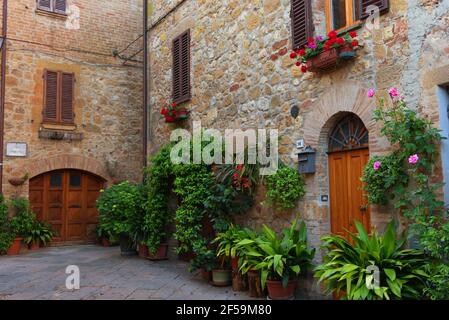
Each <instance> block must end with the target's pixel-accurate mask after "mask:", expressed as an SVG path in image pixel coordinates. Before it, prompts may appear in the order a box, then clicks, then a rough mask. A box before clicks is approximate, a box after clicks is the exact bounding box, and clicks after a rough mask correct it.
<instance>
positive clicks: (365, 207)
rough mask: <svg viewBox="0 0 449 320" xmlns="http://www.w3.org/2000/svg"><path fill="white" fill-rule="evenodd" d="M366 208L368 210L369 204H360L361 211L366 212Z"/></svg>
mask: <svg viewBox="0 0 449 320" xmlns="http://www.w3.org/2000/svg"><path fill="white" fill-rule="evenodd" d="M366 210H368V205H366V204H365V205H363V206H360V211H361V212H363V213H365V212H366Z"/></svg>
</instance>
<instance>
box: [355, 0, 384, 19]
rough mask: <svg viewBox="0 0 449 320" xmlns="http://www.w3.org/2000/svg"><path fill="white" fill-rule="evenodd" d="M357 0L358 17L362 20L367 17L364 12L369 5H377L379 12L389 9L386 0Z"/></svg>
mask: <svg viewBox="0 0 449 320" xmlns="http://www.w3.org/2000/svg"><path fill="white" fill-rule="evenodd" d="M358 1H359V8H360V10H359V19H360V20H364V19H366V18H368V17H369V14H368V13H366V9H367V8H368V7H369V6H371V5H374V6H378V7H379V10H380V13H381V14H382V13H386V12H388V9H389V1H388V0H358Z"/></svg>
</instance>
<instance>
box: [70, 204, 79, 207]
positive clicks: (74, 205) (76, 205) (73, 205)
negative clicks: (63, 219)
mask: <svg viewBox="0 0 449 320" xmlns="http://www.w3.org/2000/svg"><path fill="white" fill-rule="evenodd" d="M69 208H82V206H81V205H80V204H72V205H70V206H69Z"/></svg>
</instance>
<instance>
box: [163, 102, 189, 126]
mask: <svg viewBox="0 0 449 320" xmlns="http://www.w3.org/2000/svg"><path fill="white" fill-rule="evenodd" d="M161 115H163V116H164V118H165V122H167V123H173V122H178V121H183V120H185V119H187V118H188V117H189V111H188V110H187V109H186V108H185V107H182V106H178V105H177V104H176V103H172V104H171V105H170V106H168V107H164V108H162V109H161Z"/></svg>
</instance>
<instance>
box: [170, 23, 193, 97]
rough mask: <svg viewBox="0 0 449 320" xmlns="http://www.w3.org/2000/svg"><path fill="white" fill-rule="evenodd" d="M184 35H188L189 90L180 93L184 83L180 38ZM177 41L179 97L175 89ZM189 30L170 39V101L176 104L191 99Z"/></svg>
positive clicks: (190, 39)
mask: <svg viewBox="0 0 449 320" xmlns="http://www.w3.org/2000/svg"><path fill="white" fill-rule="evenodd" d="M184 37H188V43H189V45H188V48H187V50H188V52H187V55H188V58H187V63H188V75H187V76H186V77H187V81H188V83H187V86H188V88H189V92H188V94H186V95H182V88H183V85H184V82H183V80H184V78H185V77H184V74H183V62H182V61H183V59H182V58H183V53H184V52H183V50H182V49H183V47H182V40H183V38H184ZM176 41H179V43H180V44H179V52H178V56H177V59H178V65H179V75H178V80H179V84H178V86H179V88H178V91H179V97H176V90H175V42H176ZM191 41H192V38H191V32H190V29H187V30H186V31H184V32H182V33H181V34H180V35H178V36H176V37H175V38H173V40H172V102H174V103H176V104H178V105H179V104H182V103H186V102H189V101H190V100H191V99H192V49H191V46H192V44H191Z"/></svg>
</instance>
